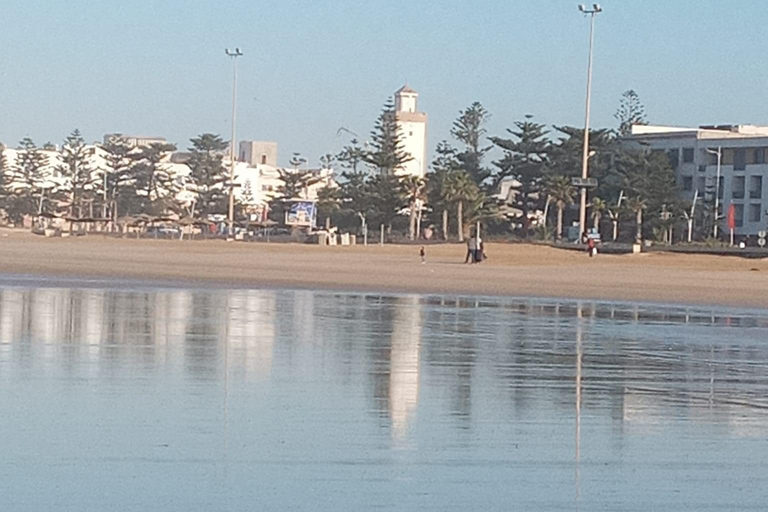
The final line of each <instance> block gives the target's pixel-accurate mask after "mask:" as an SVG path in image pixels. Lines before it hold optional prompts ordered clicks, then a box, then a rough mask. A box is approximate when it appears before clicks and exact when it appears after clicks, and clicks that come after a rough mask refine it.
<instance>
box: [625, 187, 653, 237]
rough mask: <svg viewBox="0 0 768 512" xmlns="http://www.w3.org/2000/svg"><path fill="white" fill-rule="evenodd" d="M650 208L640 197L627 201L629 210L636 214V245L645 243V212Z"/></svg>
mask: <svg viewBox="0 0 768 512" xmlns="http://www.w3.org/2000/svg"><path fill="white" fill-rule="evenodd" d="M647 207H648V204H647V203H646V201H645V199H641V198H639V197H633V198H632V199H630V200H629V201H627V208H629V209H630V210H632V211H633V212H635V225H636V227H637V231H635V243H636V244H639V243H640V242H642V241H643V210H645V209H646V208H647Z"/></svg>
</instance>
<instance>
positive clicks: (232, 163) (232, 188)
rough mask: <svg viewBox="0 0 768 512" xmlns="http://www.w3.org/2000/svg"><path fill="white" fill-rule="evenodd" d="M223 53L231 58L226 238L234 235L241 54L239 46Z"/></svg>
mask: <svg viewBox="0 0 768 512" xmlns="http://www.w3.org/2000/svg"><path fill="white" fill-rule="evenodd" d="M224 53H225V54H226V55H227V56H228V57H229V58H231V59H232V74H233V76H232V139H231V140H230V142H229V164H230V169H229V232H228V236H227V238H228V239H232V238H234V236H235V119H236V115H237V58H238V57H241V56H242V55H243V52H241V51H240V48H235V49H234V50H229V49H225V50H224Z"/></svg>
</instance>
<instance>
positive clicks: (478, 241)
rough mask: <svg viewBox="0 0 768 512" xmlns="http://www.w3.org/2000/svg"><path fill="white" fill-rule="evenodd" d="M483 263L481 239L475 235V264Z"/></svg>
mask: <svg viewBox="0 0 768 512" xmlns="http://www.w3.org/2000/svg"><path fill="white" fill-rule="evenodd" d="M482 261H483V239H482V238H480V235H479V234H477V235H475V263H482Z"/></svg>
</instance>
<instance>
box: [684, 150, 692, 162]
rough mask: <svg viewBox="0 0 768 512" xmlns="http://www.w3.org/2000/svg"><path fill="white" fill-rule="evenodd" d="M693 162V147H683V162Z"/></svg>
mask: <svg viewBox="0 0 768 512" xmlns="http://www.w3.org/2000/svg"><path fill="white" fill-rule="evenodd" d="M692 162H693V148H683V163H686V164H690V163H692Z"/></svg>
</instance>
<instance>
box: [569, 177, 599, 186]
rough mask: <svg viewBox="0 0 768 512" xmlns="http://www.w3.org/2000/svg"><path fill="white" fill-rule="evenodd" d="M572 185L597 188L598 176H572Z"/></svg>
mask: <svg viewBox="0 0 768 512" xmlns="http://www.w3.org/2000/svg"><path fill="white" fill-rule="evenodd" d="M571 185H573V186H574V187H579V188H596V187H597V178H571Z"/></svg>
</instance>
